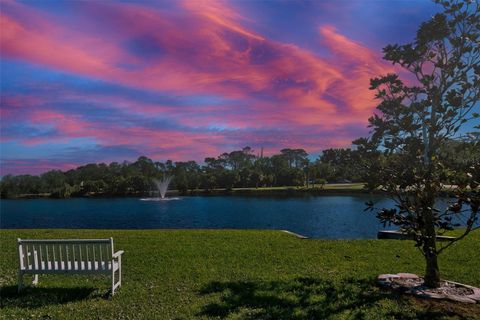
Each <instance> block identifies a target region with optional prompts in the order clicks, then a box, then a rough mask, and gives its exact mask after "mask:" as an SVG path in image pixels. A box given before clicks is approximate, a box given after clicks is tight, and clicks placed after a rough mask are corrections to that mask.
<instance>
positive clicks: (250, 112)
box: [0, 1, 394, 160]
mask: <svg viewBox="0 0 480 320" xmlns="http://www.w3.org/2000/svg"><path fill="white" fill-rule="evenodd" d="M12 8H13V9H12ZM7 9H8V10H5V11H4V12H2V13H1V19H0V21H1V26H0V27H1V29H2V34H1V37H0V52H1V54H2V56H3V57H6V58H9V59H15V60H20V61H26V62H29V63H33V64H37V65H41V66H46V67H48V68H52V69H55V70H60V71H63V72H68V73H72V74H75V75H80V76H83V77H87V78H92V79H96V80H102V81H106V82H108V83H113V84H119V85H122V86H126V87H131V88H137V89H142V90H147V91H152V92H162V93H166V94H172V95H178V96H181V95H185V96H188V95H211V96H218V97H222V98H225V99H226V101H235V103H234V104H231V103H230V102H226V103H223V104H222V103H219V104H216V105H213V104H212V105H201V106H194V105H188V106H186V107H184V108H180V107H178V106H175V105H168V104H163V103H155V102H151V101H150V102H146V101H140V100H135V99H134V98H126V97H123V96H117V95H115V94H95V95H92V94H90V95H86V94H85V93H83V92H79V91H76V90H75V89H70V88H67V87H63V86H61V85H58V87H56V88H52V90H51V91H52V93H54V94H50V95H49V94H45V95H28V94H16V95H15V94H7V95H4V96H2V108H1V115H2V118H3V119H7V120H25V121H28V122H29V123H31V124H32V125H47V126H51V127H52V128H54V129H55V130H56V132H57V134H56V135H55V136H48V137H36V138H31V137H30V138H26V137H24V138H22V137H13V138H11V139H16V140H18V141H21V142H22V143H25V144H39V143H47V142H51V141H59V140H60V141H68V139H72V138H80V137H88V138H93V139H95V141H97V142H98V143H99V144H101V145H135V146H141V148H143V149H142V150H145V152H146V153H148V154H147V155H150V156H155V157H158V158H166V157H171V158H174V159H179V160H180V159H188V157H192V158H194V159H197V160H198V159H200V160H201V159H202V158H203V157H205V156H212V155H216V154H219V153H221V152H223V151H226V150H225V149H228V148H230V147H231V146H236V145H238V144H241V143H243V141H242V139H243V140H245V141H251V142H253V143H258V145H259V146H261V145H262V144H269V145H275V147H277V146H278V147H281V146H283V147H302V148H306V149H307V150H308V151H310V152H318V151H319V150H320V149H321V148H325V147H329V146H331V147H339V146H342V145H343V146H344V145H348V144H349V142H350V141H351V140H352V139H353V138H356V136H353V134H356V133H352V132H351V131H349V128H350V127H355V128H358V127H361V126H362V125H365V124H366V121H367V118H368V116H369V115H370V114H371V113H372V111H373V109H374V107H375V104H376V103H375V101H374V100H373V93H372V92H370V91H369V90H368V86H369V79H370V78H371V77H374V76H377V75H379V74H385V73H388V72H392V71H394V70H393V68H392V67H391V66H389V65H387V64H385V63H384V62H382V61H381V58H380V57H379V56H378V55H377V54H375V53H374V52H372V50H370V49H369V48H368V47H366V46H365V45H363V44H361V43H360V42H358V41H354V40H352V39H349V38H347V37H346V36H344V35H342V34H340V33H339V32H338V31H337V30H335V28H334V27H333V26H328V25H321V26H319V27H318V32H319V38H318V39H316V40H317V41H319V42H320V43H321V44H322V45H323V46H324V47H325V49H326V51H328V52H330V55H328V56H321V55H319V54H318V53H315V52H312V51H310V50H307V49H305V48H302V47H299V46H297V45H295V44H291V43H281V42H278V41H274V40H271V39H268V38H266V37H265V36H263V35H261V34H258V33H257V32H256V31H255V30H254V29H253V28H248V27H246V25H248V24H249V23H250V21H249V20H248V18H246V17H245V16H243V15H242V14H241V13H239V11H238V10H237V9H235V8H234V7H233V5H232V4H229V3H224V2H214V3H208V4H206V3H204V2H199V1H192V2H181V3H180V4H179V5H178V8H176V11H175V12H174V13H173V14H172V13H169V12H166V11H162V10H159V9H152V8H147V7H144V6H141V5H136V4H125V3H115V4H114V3H109V2H101V3H98V2H93V3H91V2H89V3H78V4H76V9H77V10H78V15H79V16H83V17H84V19H87V20H88V21H91V22H92V23H93V24H94V26H92V27H85V29H75V28H73V27H70V26H69V25H65V24H62V23H60V22H59V21H58V20H57V19H56V18H55V16H50V15H48V14H46V13H45V12H43V11H38V10H34V9H32V8H31V7H30V6H28V5H25V4H21V3H10V2H8V8H7ZM12 12H21V13H18V14H12ZM89 28H92V29H93V28H98V30H99V31H98V32H97V33H92V32H89V31H91V29H89ZM142 41H143V42H146V43H147V44H148V45H151V46H153V53H154V54H153V56H152V57H149V58H148V59H146V58H144V57H142V56H141V55H139V54H137V53H136V52H135V50H132V49H131V48H130V47H129V45H131V44H132V43H133V44H134V45H136V44H137V43H138V42H140V43H141V44H143V42H142ZM67 100H68V101H75V102H78V103H81V102H83V103H85V104H88V103H92V104H93V105H102V104H104V105H108V106H110V107H111V108H112V109H113V110H118V112H120V111H122V112H126V113H129V114H131V115H132V116H140V117H145V118H155V117H158V118H162V119H168V120H171V121H174V122H175V124H177V125H178V129H175V128H174V129H172V128H159V127H157V128H151V127H147V126H144V127H142V126H141V125H139V124H138V123H133V124H131V123H113V122H110V121H109V120H108V119H105V120H104V121H102V120H101V119H98V120H91V119H90V120H89V119H88V117H87V116H86V115H85V114H83V113H82V110H78V112H62V111H59V110H58V109H55V108H53V107H52V105H58V104H61V103H64V102H65V101H67ZM4 106H8V107H4ZM25 113H26V116H25ZM126 120H128V119H126ZM4 121H5V120H4ZM182 127H183V128H182ZM212 128H213V129H212ZM217 129H218V130H217ZM262 129H265V130H266V131H269V132H276V131H275V130H280V132H278V133H271V136H266V135H261V134H258V132H259V131H261V130H262ZM249 130H250V132H252V133H251V134H248V132H249ZM305 130H308V134H306V135H305V134H297V132H303V131H305ZM334 131H337V132H340V133H338V134H337V136H335V135H332V134H331V132H334ZM239 132H240V133H239ZM325 135H326V136H327V138H328V141H325V139H324V138H322V136H325ZM248 143H249V142H248ZM273 151H274V150H273V147H272V152H273ZM275 151H278V150H275Z"/></svg>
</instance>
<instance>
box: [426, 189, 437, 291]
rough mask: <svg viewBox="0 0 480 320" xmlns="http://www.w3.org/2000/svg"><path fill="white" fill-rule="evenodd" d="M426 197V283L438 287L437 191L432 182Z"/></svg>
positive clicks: (428, 285)
mask: <svg viewBox="0 0 480 320" xmlns="http://www.w3.org/2000/svg"><path fill="white" fill-rule="evenodd" d="M425 191H426V198H425V199H424V200H425V201H424V202H423V203H422V211H423V212H422V215H423V222H424V230H423V238H424V244H423V253H424V256H425V262H426V270H425V285H426V286H427V287H430V288H437V287H439V286H440V270H439V268H438V261H437V233H436V230H435V223H434V217H433V211H432V208H433V206H434V204H435V192H434V190H433V189H432V187H431V184H427V186H426V190H425Z"/></svg>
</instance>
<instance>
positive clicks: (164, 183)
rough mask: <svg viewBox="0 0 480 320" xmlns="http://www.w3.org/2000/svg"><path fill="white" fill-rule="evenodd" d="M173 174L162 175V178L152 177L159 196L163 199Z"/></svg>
mask: <svg viewBox="0 0 480 320" xmlns="http://www.w3.org/2000/svg"><path fill="white" fill-rule="evenodd" d="M172 179H173V176H163V179H153V182H154V183H155V185H156V186H157V189H158V192H159V193H160V198H161V199H165V194H166V193H167V190H168V185H169V184H170V182H171V181H172Z"/></svg>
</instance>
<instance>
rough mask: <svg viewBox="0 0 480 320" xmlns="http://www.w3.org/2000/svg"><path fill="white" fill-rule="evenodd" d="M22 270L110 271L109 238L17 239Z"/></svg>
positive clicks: (111, 240) (111, 244) (110, 245)
mask: <svg viewBox="0 0 480 320" xmlns="http://www.w3.org/2000/svg"><path fill="white" fill-rule="evenodd" d="M18 254H19V260H20V268H21V269H22V270H45V271H56V270H66V271H68V270H73V271H84V270H87V271H95V270H99V271H105V270H109V269H110V268H111V263H112V262H111V261H112V255H113V239H112V238H110V239H69V240H63V239H51V240H37V239H35V240H31V239H18Z"/></svg>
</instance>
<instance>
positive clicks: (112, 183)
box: [0, 139, 480, 198]
mask: <svg viewBox="0 0 480 320" xmlns="http://www.w3.org/2000/svg"><path fill="white" fill-rule="evenodd" d="M442 150H443V153H442V154H443V157H444V158H445V159H448V161H450V162H451V163H452V165H454V166H456V167H458V166H471V165H472V164H474V163H475V162H476V161H478V159H480V152H479V151H478V150H477V148H475V145H474V144H473V143H469V142H461V143H460V142H456V141H453V140H452V141H449V144H448V145H445V147H444V148H443V149H442ZM460 152H461V153H462V154H463V156H462V157H460V158H459V157H458V154H459V153H460ZM390 157H392V156H390ZM387 158H388V156H386V155H385V154H383V153H382V152H379V151H376V150H375V151H372V150H369V149H368V148H367V147H365V144H364V143H363V141H362V139H359V140H357V141H354V148H338V149H333V148H331V149H326V150H324V151H323V152H322V153H321V155H320V156H319V157H318V158H317V159H316V160H314V161H312V160H310V158H309V155H308V153H307V152H306V151H305V150H304V149H289V148H286V149H282V150H281V151H280V153H279V154H274V155H272V156H269V157H268V156H263V155H258V154H257V155H255V153H254V150H253V149H252V148H250V147H245V148H243V149H241V150H234V151H232V152H230V153H223V154H221V155H219V156H218V157H216V158H215V157H207V158H205V160H204V163H203V164H198V163H197V162H195V161H177V162H174V161H172V160H167V161H165V162H159V161H154V160H152V159H149V158H148V157H145V156H141V157H139V158H138V159H137V160H136V161H134V162H127V161H124V162H122V163H118V162H112V163H110V164H106V163H98V164H97V163H90V164H87V165H84V166H80V167H77V168H76V169H72V170H68V171H60V170H50V171H48V172H45V173H43V174H41V175H38V176H35V175H17V176H14V175H6V176H4V177H3V178H2V180H1V181H0V195H1V197H2V198H14V197H19V196H25V195H42V194H43V195H48V196H51V197H54V198H68V197H71V196H85V195H110V196H122V195H135V194H149V193H152V192H154V191H155V190H156V189H155V185H154V183H153V179H161V178H162V177H164V176H165V175H172V176H174V179H173V181H172V183H171V185H170V189H176V190H178V191H179V192H180V193H182V194H187V193H188V192H189V191H193V190H199V189H200V190H205V191H207V192H208V191H211V190H214V189H226V190H231V189H233V188H262V187H283V186H292V187H294V186H297V187H299V186H301V187H307V188H314V187H321V186H322V185H324V184H325V183H348V182H364V183H366V187H367V188H369V189H375V188H377V187H378V186H379V185H380V184H381V181H380V179H378V178H379V177H377V176H376V173H377V172H379V171H378V170H377V169H378V168H375V167H378V166H387V165H388V161H387ZM456 178H457V180H458V181H455V183H462V181H461V180H462V179H461V178H462V177H456ZM464 181H468V177H464ZM446 182H449V183H454V182H453V181H446Z"/></svg>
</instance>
